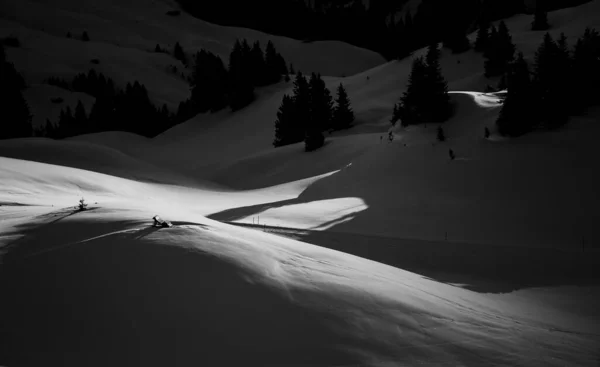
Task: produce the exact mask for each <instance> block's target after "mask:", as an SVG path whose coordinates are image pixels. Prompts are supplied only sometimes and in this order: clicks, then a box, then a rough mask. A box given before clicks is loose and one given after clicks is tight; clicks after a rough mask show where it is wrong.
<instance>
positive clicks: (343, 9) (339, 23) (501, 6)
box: [178, 0, 589, 59]
mask: <svg viewBox="0 0 600 367" xmlns="http://www.w3.org/2000/svg"><path fill="white" fill-rule="evenodd" d="M585 1H589V0H544V1H543V2H544V3H545V9H544V11H550V10H554V9H558V8H561V7H567V6H574V5H578V4H581V3H583V2H585ZM178 3H179V4H180V5H181V6H182V8H183V9H184V10H186V11H187V12H189V13H190V14H192V15H193V16H196V17H198V18H201V19H203V20H206V21H209V22H212V23H217V24H222V25H228V26H240V27H246V28H251V29H256V30H260V31H263V32H266V33H269V34H275V35H282V36H287V37H292V38H295V39H300V40H331V39H336V40H341V41H345V42H348V43H350V44H353V45H356V46H359V47H364V48H367V49H370V50H373V51H376V52H378V53H380V54H382V55H383V56H385V57H386V58H388V59H392V58H397V57H404V56H407V54H408V53H410V52H411V51H413V50H416V49H419V48H422V47H424V46H427V45H428V44H430V43H432V42H443V43H444V46H445V47H449V48H451V49H453V50H454V51H455V52H461V50H464V49H465V48H467V47H468V42H465V40H466V37H465V35H466V34H467V33H468V32H471V31H472V30H474V25H477V24H478V23H480V22H492V21H495V20H499V19H502V18H507V17H510V16H512V15H515V14H518V13H523V12H526V11H528V9H527V8H526V7H525V3H524V1H523V0H454V1H441V0H422V1H420V3H419V6H418V7H417V8H416V10H415V11H414V13H413V14H407V15H405V16H403V17H402V18H401V19H399V18H400V17H397V14H399V12H400V10H402V9H403V8H404V6H405V5H406V4H407V3H409V1H408V0H369V1H368V4H365V2H364V1H363V0H287V1H281V0H257V1H247V0H220V1H217V2H215V1H196V0H178ZM537 3H538V4H539V3H542V1H541V0H538V1H537ZM232 9H235V11H232ZM265 9H268V11H265ZM405 13H406V12H405ZM307 24H310V27H307V26H306V25H307ZM357 24H360V27H357Z"/></svg>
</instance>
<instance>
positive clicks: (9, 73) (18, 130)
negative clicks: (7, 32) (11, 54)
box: [0, 45, 33, 139]
mask: <svg viewBox="0 0 600 367" xmlns="http://www.w3.org/2000/svg"><path fill="white" fill-rule="evenodd" d="M24 88H25V80H24V79H23V77H22V76H21V74H19V72H17V70H16V69H15V67H14V65H13V64H12V63H10V62H7V61H6V54H5V52H4V46H3V45H0V110H1V111H2V115H3V116H2V121H3V123H2V128H1V129H0V139H10V138H22V137H29V136H32V135H33V128H32V125H31V118H32V116H31V113H30V111H29V106H28V104H27V102H26V100H25V98H24V97H23V94H22V90H23V89H24Z"/></svg>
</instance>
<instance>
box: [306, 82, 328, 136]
mask: <svg viewBox="0 0 600 367" xmlns="http://www.w3.org/2000/svg"><path fill="white" fill-rule="evenodd" d="M309 92H310V122H311V125H312V126H314V127H319V128H320V129H321V131H325V130H329V129H330V128H331V123H332V117H333V99H332V97H331V92H329V89H327V87H326V86H325V82H324V81H323V79H321V76H320V75H317V74H315V73H312V75H311V78H310V81H309Z"/></svg>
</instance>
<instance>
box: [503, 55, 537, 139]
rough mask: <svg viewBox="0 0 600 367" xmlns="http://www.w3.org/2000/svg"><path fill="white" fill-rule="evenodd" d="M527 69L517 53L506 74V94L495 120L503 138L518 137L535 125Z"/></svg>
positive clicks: (521, 57)
mask: <svg viewBox="0 0 600 367" xmlns="http://www.w3.org/2000/svg"><path fill="white" fill-rule="evenodd" d="M531 93H532V89H531V80H530V77H529V67H528V66H527V62H526V61H525V59H524V58H523V54H522V53H519V55H518V57H517V60H516V61H515V62H514V63H513V64H512V65H511V67H510V71H509V74H508V93H507V96H506V99H505V100H504V104H503V105H502V110H501V111H500V115H499V116H498V120H496V125H497V126H498V132H499V133H500V135H504V136H512V137H515V136H520V135H523V134H525V133H527V132H529V131H531V130H532V129H533V127H534V124H535V115H534V114H533V111H534V105H533V104H532V102H531Z"/></svg>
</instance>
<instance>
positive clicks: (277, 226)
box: [0, 0, 600, 367]
mask: <svg viewBox="0 0 600 367" xmlns="http://www.w3.org/2000/svg"><path fill="white" fill-rule="evenodd" d="M50 4H52V3H51V2H50V1H44V0H36V1H29V2H27V3H21V2H13V4H8V3H2V5H1V7H2V8H1V10H2V12H1V14H2V16H1V17H0V24H1V25H2V26H1V27H0V30H1V32H3V34H10V33H14V34H18V35H19V38H20V39H21V41H22V43H23V46H22V48H20V49H9V52H8V54H9V59H10V60H11V61H14V62H15V64H16V65H17V68H19V69H21V70H23V71H24V72H25V73H24V74H25V76H26V79H27V80H28V82H30V83H34V84H35V82H39V81H40V80H41V78H43V74H44V73H46V72H49V71H50V70H52V68H54V71H58V70H61V72H64V73H66V74H69V73H74V72H79V71H84V70H87V68H88V58H90V57H92V56H91V55H92V53H94V52H97V51H98V50H101V49H102V50H104V51H106V50H109V51H110V50H112V51H111V52H108V51H107V52H108V54H107V55H110V56H107V57H108V58H107V59H106V61H105V60H104V59H102V60H101V63H100V64H99V66H100V67H106V68H107V69H105V70H106V74H110V73H109V71H113V72H114V73H115V74H120V75H122V76H124V77H125V76H126V77H127V78H129V77H130V76H132V75H135V76H136V78H138V77H139V79H140V80H142V81H144V83H146V84H147V85H148V86H149V89H150V90H151V91H152V94H153V97H154V98H155V99H156V100H164V101H172V102H173V103H175V102H176V101H177V100H178V99H179V98H183V97H184V94H185V93H187V89H186V88H187V86H186V85H185V84H184V83H183V81H180V80H178V79H176V78H175V77H172V76H169V75H168V74H167V73H166V71H164V70H162V67H163V66H165V65H168V64H170V63H174V61H173V60H172V59H170V57H169V56H167V55H163V54H155V53H150V52H149V50H150V49H151V48H152V47H153V45H154V44H155V43H162V42H164V43H165V44H168V43H170V42H173V41H174V40H179V41H180V42H181V43H182V44H183V46H184V48H186V49H190V50H192V49H194V47H197V48H199V47H207V48H209V49H210V47H214V48H212V49H211V50H212V51H214V52H217V53H219V52H226V50H228V48H229V45H230V44H231V42H232V40H233V39H234V38H235V37H247V38H249V39H255V38H252V37H257V39H261V40H266V39H269V38H270V36H268V35H263V34H260V33H258V32H254V31H250V30H241V29H235V28H224V27H217V26H213V25H210V24H206V23H202V22H200V21H198V20H195V19H191V18H189V17H187V16H185V15H180V17H179V18H172V17H169V16H167V15H165V14H164V13H165V12H166V11H167V10H169V9H171V8H172V6H173V3H172V2H170V1H168V0H165V1H155V2H142V1H141V0H131V1H127V2H125V3H123V2H117V1H110V2H103V3H102V4H101V3H98V2H95V1H91V0H89V1H69V0H61V2H60V4H61V5H60V6H59V7H58V8H57V9H58V10H57V11H56V14H57V19H60V21H57V20H56V19H55V20H52V19H45V18H44V16H43V15H44V13H47V12H48V11H49V10H48V9H49V8H50ZM142 5H143V6H142ZM27 6H30V9H34V10H35V11H34V12H32V13H31V14H32V15H31V16H29V15H28V13H27V12H26V8H27ZM5 14H6V15H5ZM26 15H27V16H26ZM549 18H550V22H551V23H553V24H555V25H556V26H555V28H553V29H552V30H551V32H553V33H559V32H565V33H566V34H567V36H569V37H570V38H569V39H570V40H572V39H574V37H576V36H578V35H579V34H580V33H581V31H582V30H583V28H584V27H585V26H586V25H589V26H596V27H597V28H599V29H600V1H594V2H592V3H589V4H586V5H583V6H580V7H577V8H572V9H566V10H562V11H558V12H554V13H551V14H550V17H549ZM131 19H133V21H132V20H131ZM78 22H79V23H78ZM529 22H530V19H529V18H528V17H526V16H517V17H514V18H511V19H508V20H507V24H508V26H509V28H510V30H511V32H512V34H513V39H514V40H515V41H516V43H517V47H518V48H519V49H521V50H522V51H524V52H525V54H526V56H527V57H528V58H529V59H531V57H532V56H533V52H534V50H535V48H536V47H537V45H538V44H539V42H540V39H541V36H542V33H541V32H531V31H529V28H528V25H529ZM78 24H79V25H78ZM107 24H111V25H112V27H107ZM84 26H85V27H84ZM77 27H80V28H77ZM195 27H196V28H195ZM84 28H85V29H87V30H88V32H89V34H90V37H91V39H92V41H91V42H89V43H86V44H84V43H81V42H79V41H76V40H69V39H66V38H64V33H66V31H67V30H71V32H72V33H73V34H77V33H78V32H80V31H81V30H83V29H84ZM194 29H196V31H194V32H192V30H194ZM122 35H128V36H122ZM250 35H252V37H251V36H250ZM220 37H223V38H220ZM261 37H263V38H261ZM211 39H212V40H214V41H215V42H214V43H211V42H210V40H211ZM273 39H274V42H275V43H276V46H277V47H278V49H280V50H281V52H282V53H283V54H284V56H285V57H286V58H287V59H288V60H289V61H292V62H293V63H294V65H298V66H300V65H305V66H304V67H306V70H307V71H308V70H321V72H322V73H323V74H324V75H326V77H325V81H326V82H327V85H328V86H329V87H330V88H331V89H332V90H333V88H334V87H336V86H337V85H338V84H339V83H340V82H342V83H344V85H345V86H346V88H347V90H348V92H349V96H350V99H351V101H352V106H353V108H354V110H355V113H356V116H357V120H358V121H357V126H355V127H353V128H351V129H349V130H346V131H343V132H338V133H334V134H332V135H331V136H328V137H327V143H326V145H325V146H324V147H323V148H322V149H319V150H317V151H315V152H312V153H305V152H304V147H303V145H302V144H295V145H290V146H285V147H281V148H277V149H275V148H273V147H272V145H271V144H272V139H273V121H274V119H275V113H276V111H277V108H278V106H279V104H280V102H281V98H282V96H283V94H285V93H290V92H291V88H292V85H291V83H285V82H282V83H280V84H277V85H273V86H269V87H266V88H262V89H260V90H259V91H258V98H257V101H255V102H254V103H252V104H251V105H249V106H248V107H246V108H244V109H242V110H240V111H238V112H235V113H232V112H229V111H222V112H219V113H216V114H205V115H199V116H197V117H195V118H193V119H191V120H189V121H187V122H185V123H183V124H180V125H178V126H176V127H174V128H172V129H170V130H168V131H166V132H164V133H163V134H161V135H159V136H158V137H156V138H154V139H147V138H143V137H140V136H136V135H133V134H129V133H121V132H104V133H99V134H91V135H84V136H79V137H75V138H70V139H65V140H59V141H50V140H48V139H45V138H28V139H14V140H7V141H0V293H1V294H2V300H1V301H0V330H1V332H0V365H3V366H7V367H12V366H40V365H50V366H107V365H110V366H132V365H136V366H137V365H143V366H197V365H207V366H238V365H239V366H242V365H243V366H289V367H292V366H293V367H299V366H323V367H325V366H359V365H360V366H374V367H388V366H389V367H391V366H419V365H427V366H431V365H433V366H446V365H457V366H566V365H568V366H593V365H595V364H596V363H597V358H598V349H597V348H598V345H600V314H599V312H598V310H600V287H599V281H600V274H599V272H598V270H597V269H600V251H599V249H600V247H598V243H600V235H599V234H598V233H597V231H595V225H596V223H597V222H598V220H599V219H600V216H599V214H598V211H597V208H598V207H600V197H598V195H597V188H598V187H599V186H600V181H599V179H598V177H597V176H598V175H597V174H596V172H595V171H596V166H597V160H598V157H600V154H599V152H598V148H597V146H598V144H596V140H597V137H598V136H599V135H600V126H598V124H597V120H598V116H600V111H598V110H590V111H587V113H586V114H585V115H584V116H579V117H575V118H572V120H571V121H570V122H569V124H567V125H566V127H565V128H563V129H561V130H558V131H553V132H545V133H533V134H529V135H526V136H523V137H521V138H519V139H513V140H507V139H502V138H500V137H499V136H497V134H496V133H495V128H494V122H495V120H496V118H497V115H498V112H499V109H500V106H501V105H500V104H499V103H498V101H499V99H500V96H499V95H498V94H484V93H482V90H483V89H484V86H485V85H486V84H488V83H491V82H490V81H488V80H486V79H485V78H484V77H483V71H482V65H483V60H482V58H481V55H479V54H476V53H474V52H467V53H464V54H460V55H451V54H449V53H448V52H446V51H444V52H443V55H442V60H441V63H442V68H443V73H444V75H445V77H446V78H447V79H448V81H449V86H450V89H451V91H452V93H451V99H452V101H453V103H454V104H455V107H456V114H455V116H454V117H453V118H452V119H451V120H449V121H447V122H446V123H444V131H445V133H446V136H447V138H448V140H447V141H446V142H443V143H440V142H438V141H437V140H436V139H435V134H436V129H437V127H438V125H437V124H427V125H426V126H412V127H409V128H406V129H402V128H400V127H397V128H395V129H394V130H392V132H393V134H394V141H393V142H391V143H389V142H388V141H387V140H386V138H387V133H388V131H389V130H390V129H391V125H390V124H389V119H390V115H391V111H392V106H393V103H394V102H396V100H397V99H398V97H399V96H400V95H401V94H402V92H403V91H404V88H405V84H406V80H407V77H408V73H409V71H410V64H411V60H410V59H406V60H402V61H393V62H389V63H385V64H383V63H381V60H380V59H379V58H378V56H377V55H373V54H372V53H369V52H368V51H364V50H359V49H355V48H352V47H350V46H348V45H344V44H341V43H331V42H329V43H314V44H302V43H299V42H296V41H292V40H286V39H283V38H277V37H273ZM50 41H51V42H50ZM49 44H56V45H57V48H56V49H53V48H51V47H48V45H49ZM223 44H226V45H227V47H224V46H223V47H222V45H223ZM211 45H212V46H211ZM286 45H287V46H286ZM334 45H336V46H334ZM219 47H222V51H219ZM336 48H339V49H336ZM340 49H343V50H340ZM85 50H87V51H85ZM66 51H69V52H66ZM85 52H90V53H88V54H86V53H85ZM423 52H424V51H418V52H416V53H415V55H420V54H422V53H423ZM44 54H47V55H48V56H47V60H49V61H48V63H47V64H46V65H48V68H46V67H45V66H44V65H42V61H41V56H40V55H44ZM317 54H318V55H317ZM94 55H95V54H94ZM328 55H329V56H328ZM100 57H102V56H100ZM34 59H37V60H34ZM53 60H54V61H53ZM108 60H111V61H110V62H109V61H108ZM340 60H345V61H347V63H346V64H344V65H346V66H347V67H348V69H346V70H344V69H337V67H338V66H339V67H342V61H340ZM337 63H339V65H337ZM52 65H54V66H52ZM103 65H104V66H103ZM38 67H39V69H38ZM344 67H345V66H344ZM327 70H331V72H327ZM341 70H344V71H343V72H344V73H346V75H347V76H346V77H342V76H341V74H342V71H341ZM115 74H112V75H115ZM115 78H116V77H115ZM144 78H145V79H144ZM163 87H164V89H162V88H163ZM34 88H35V87H34ZM41 88H42V87H40V89H39V90H29V91H28V97H27V98H28V99H32V100H33V99H39V100H43V99H44V97H43V95H44V94H45V93H47V92H50V93H54V92H56V91H55V90H54V89H52V88H48V86H44V87H43V88H46V89H44V90H42V89H41ZM63 97H64V98H65V100H66V99H67V98H73V97H75V96H73V95H65V96H63ZM84 102H86V103H88V102H90V101H84ZM33 104H35V103H33ZM35 108H40V110H43V111H46V110H44V107H43V106H40V107H35ZM485 127H488V128H489V129H490V130H491V132H492V137H491V139H484V138H483V131H484V128H485ZM382 137H383V139H382ZM449 149H453V151H454V152H455V153H456V155H457V159H456V160H454V161H450V160H449V158H448V150H449ZM82 197H83V198H84V199H85V200H86V202H88V203H89V207H88V210H86V211H82V212H79V211H77V210H76V209H75V208H74V207H75V205H76V204H77V201H78V200H79V199H80V198H82ZM154 215H160V216H161V217H162V218H164V219H166V220H169V221H171V222H172V223H173V227H170V228H156V227H152V226H151V224H152V217H153V216H154Z"/></svg>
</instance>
